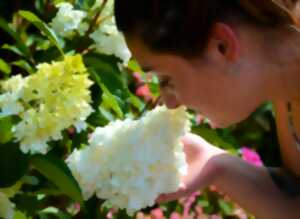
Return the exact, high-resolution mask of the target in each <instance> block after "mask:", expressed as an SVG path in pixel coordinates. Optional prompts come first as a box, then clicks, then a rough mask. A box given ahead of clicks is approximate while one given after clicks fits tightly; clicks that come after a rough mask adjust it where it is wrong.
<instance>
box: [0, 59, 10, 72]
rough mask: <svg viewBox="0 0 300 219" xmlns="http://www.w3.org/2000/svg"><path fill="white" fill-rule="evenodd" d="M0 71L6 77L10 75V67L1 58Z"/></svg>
mask: <svg viewBox="0 0 300 219" xmlns="http://www.w3.org/2000/svg"><path fill="white" fill-rule="evenodd" d="M0 71H1V72H3V73H4V74H6V75H9V74H10V73H11V67H10V65H9V64H8V63H7V62H5V61H4V60H3V59H1V58H0Z"/></svg>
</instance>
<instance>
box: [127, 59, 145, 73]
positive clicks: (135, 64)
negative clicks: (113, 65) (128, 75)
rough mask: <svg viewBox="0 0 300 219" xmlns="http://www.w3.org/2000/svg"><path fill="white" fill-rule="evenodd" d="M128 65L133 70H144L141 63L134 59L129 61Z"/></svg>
mask: <svg viewBox="0 0 300 219" xmlns="http://www.w3.org/2000/svg"><path fill="white" fill-rule="evenodd" d="M127 67H128V68H129V69H130V70H131V71H133V72H143V69H142V68H141V66H140V65H139V63H138V62H137V61H136V60H134V59H132V60H130V61H129V62H128V65H127Z"/></svg>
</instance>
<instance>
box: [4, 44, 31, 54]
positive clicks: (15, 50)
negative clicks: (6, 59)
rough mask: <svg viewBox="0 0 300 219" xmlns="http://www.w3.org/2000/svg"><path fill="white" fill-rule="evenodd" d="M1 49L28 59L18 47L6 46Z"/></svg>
mask: <svg viewBox="0 0 300 219" xmlns="http://www.w3.org/2000/svg"><path fill="white" fill-rule="evenodd" d="M1 48H2V49H6V50H9V51H11V52H13V53H15V54H17V55H19V56H23V57H26V55H25V54H24V53H23V52H22V51H21V50H20V49H19V48H18V47H16V46H15V45H9V44H4V45H3V46H2V47H1Z"/></svg>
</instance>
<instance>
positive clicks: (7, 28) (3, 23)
mask: <svg viewBox="0 0 300 219" xmlns="http://www.w3.org/2000/svg"><path fill="white" fill-rule="evenodd" d="M0 28H1V29H3V30H4V31H5V32H7V33H8V34H9V35H10V36H12V37H13V38H14V39H15V41H16V43H17V46H18V48H19V49H20V51H22V53H23V54H25V56H26V57H27V58H30V57H31V53H30V50H29V49H28V48H27V46H26V45H25V43H24V42H23V41H22V40H21V38H20V37H19V34H18V33H17V32H16V31H15V30H14V29H13V28H11V27H10V26H9V24H8V23H7V22H6V21H5V19H3V18H2V17H0Z"/></svg>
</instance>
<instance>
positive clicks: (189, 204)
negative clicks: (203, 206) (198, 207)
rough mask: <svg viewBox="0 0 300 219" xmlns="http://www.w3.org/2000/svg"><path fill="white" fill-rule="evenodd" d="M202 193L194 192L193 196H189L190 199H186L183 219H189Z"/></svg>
mask: <svg viewBox="0 0 300 219" xmlns="http://www.w3.org/2000/svg"><path fill="white" fill-rule="evenodd" d="M200 194H201V193H200V192H199V191H197V192H194V193H193V194H192V195H191V196H189V197H188V198H186V199H185V200H184V201H183V217H184V218H188V217H189V214H190V211H191V208H192V205H193V204H194V202H195V201H196V199H197V197H198V196H199V195H200Z"/></svg>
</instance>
